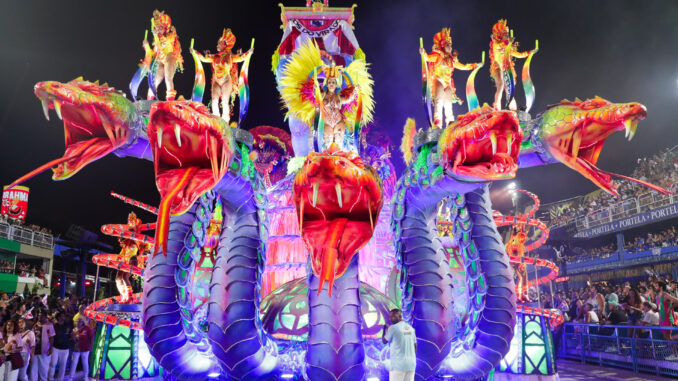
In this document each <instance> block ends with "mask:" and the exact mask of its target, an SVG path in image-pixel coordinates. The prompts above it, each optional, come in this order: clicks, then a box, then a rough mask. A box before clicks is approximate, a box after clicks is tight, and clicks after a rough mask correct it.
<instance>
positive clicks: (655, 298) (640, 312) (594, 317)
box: [542, 275, 678, 360]
mask: <svg viewBox="0 0 678 381" xmlns="http://www.w3.org/2000/svg"><path fill="white" fill-rule="evenodd" d="M542 304H543V306H544V307H545V308H553V307H555V308H556V309H558V310H560V311H561V312H562V314H563V317H564V318H565V321H572V322H578V323H587V324H598V325H601V326H605V325H633V326H658V327H672V326H675V327H678V281H676V280H674V279H673V277H672V276H670V275H668V276H666V277H663V276H656V275H651V276H649V278H648V280H647V281H640V282H638V283H637V284H631V283H630V282H624V283H623V284H620V285H614V284H611V283H607V284H599V285H589V286H588V287H586V288H580V289H578V290H572V291H571V292H570V293H569V294H566V293H565V292H564V291H560V292H557V293H555V295H554V296H553V298H552V299H551V297H550V295H546V297H545V298H543V299H542ZM613 332H614V329H612V328H608V329H603V328H601V329H600V330H599V331H598V334H599V335H606V334H608V335H611V334H612V333H613ZM629 333H630V336H633V337H639V338H647V337H648V335H649V334H650V332H649V331H647V330H630V332H629ZM662 335H663V336H664V337H663V338H664V339H665V340H678V335H673V336H672V335H671V332H670V331H662ZM674 356H675V358H671V360H678V355H674ZM667 359H668V358H667Z"/></svg>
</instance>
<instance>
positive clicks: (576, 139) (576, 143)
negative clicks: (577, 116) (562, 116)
mask: <svg viewBox="0 0 678 381" xmlns="http://www.w3.org/2000/svg"><path fill="white" fill-rule="evenodd" d="M581 134H582V129H581V127H577V129H576V130H574V133H573V134H572V159H573V160H577V157H578V156H579V147H580V146H581Z"/></svg>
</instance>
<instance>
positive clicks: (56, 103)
mask: <svg viewBox="0 0 678 381" xmlns="http://www.w3.org/2000/svg"><path fill="white" fill-rule="evenodd" d="M54 111H56V114H57V116H58V117H59V119H63V118H62V117H61V103H59V101H54Z"/></svg>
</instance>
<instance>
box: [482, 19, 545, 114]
mask: <svg viewBox="0 0 678 381" xmlns="http://www.w3.org/2000/svg"><path fill="white" fill-rule="evenodd" d="M490 37H491V41H490V75H491V76H492V80H494V85H495V86H496V87H497V91H496V92H495V94H494V104H493V106H494V108H495V109H497V110H501V101H502V93H503V92H506V97H507V102H509V109H511V110H516V109H517V106H516V101H515V99H513V92H514V91H513V89H514V87H515V82H516V69H515V63H514V62H513V60H514V58H527V57H528V56H529V55H530V53H532V51H525V52H520V51H518V43H517V42H516V41H515V39H514V38H513V33H512V32H511V31H510V29H509V27H508V25H507V24H506V20H499V21H497V23H496V24H494V26H493V27H492V35H491V36H490ZM534 51H536V49H535V50H534Z"/></svg>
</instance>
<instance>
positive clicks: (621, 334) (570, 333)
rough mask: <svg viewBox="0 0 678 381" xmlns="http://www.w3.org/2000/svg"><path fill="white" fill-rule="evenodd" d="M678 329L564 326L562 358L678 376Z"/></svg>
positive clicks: (568, 324) (623, 326)
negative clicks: (674, 337) (677, 338)
mask: <svg viewBox="0 0 678 381" xmlns="http://www.w3.org/2000/svg"><path fill="white" fill-rule="evenodd" d="M671 334H673V335H676V334H678V328H671V327H657V326H652V327H649V326H631V325H598V324H580V323H565V325H564V326H563V330H562V341H561V348H560V349H561V350H560V357H564V358H569V359H573V360H580V361H581V362H591V363H596V364H598V365H601V366H603V365H607V366H613V367H618V368H625V369H631V370H633V371H634V372H650V373H654V374H657V375H666V376H673V377H677V376H678V341H671V340H666V338H670V336H671Z"/></svg>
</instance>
